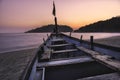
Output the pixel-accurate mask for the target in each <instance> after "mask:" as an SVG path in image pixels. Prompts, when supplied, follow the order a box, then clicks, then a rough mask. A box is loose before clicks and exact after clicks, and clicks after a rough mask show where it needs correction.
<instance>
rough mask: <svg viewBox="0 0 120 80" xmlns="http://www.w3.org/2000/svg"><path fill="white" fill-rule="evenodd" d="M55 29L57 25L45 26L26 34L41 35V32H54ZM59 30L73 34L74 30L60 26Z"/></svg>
mask: <svg viewBox="0 0 120 80" xmlns="http://www.w3.org/2000/svg"><path fill="white" fill-rule="evenodd" d="M54 28H55V25H52V24H51V25H45V26H42V27H39V28H36V29H32V30H29V31H27V32H26V33H40V32H52V31H53V30H54ZM58 29H59V31H60V32H71V31H73V29H72V28H71V27H70V26H67V25H58Z"/></svg>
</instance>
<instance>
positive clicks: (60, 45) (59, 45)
mask: <svg viewBox="0 0 120 80" xmlns="http://www.w3.org/2000/svg"><path fill="white" fill-rule="evenodd" d="M70 45H72V44H58V45H50V46H48V47H50V48H54V47H62V46H70Z"/></svg>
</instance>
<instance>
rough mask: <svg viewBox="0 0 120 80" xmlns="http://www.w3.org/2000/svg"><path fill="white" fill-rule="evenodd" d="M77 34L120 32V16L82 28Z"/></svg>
mask: <svg viewBox="0 0 120 80" xmlns="http://www.w3.org/2000/svg"><path fill="white" fill-rule="evenodd" d="M75 32H120V16H118V17H113V18H111V19H108V20H105V21H98V22H95V23H93V24H89V25H86V26H82V27H81V28H79V29H78V30H75Z"/></svg>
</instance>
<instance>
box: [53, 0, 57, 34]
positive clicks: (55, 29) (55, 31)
mask: <svg viewBox="0 0 120 80" xmlns="http://www.w3.org/2000/svg"><path fill="white" fill-rule="evenodd" d="M52 14H53V16H54V21H55V28H54V33H56V35H57V34H58V25H57V17H56V8H55V3H54V1H53V13H52Z"/></svg>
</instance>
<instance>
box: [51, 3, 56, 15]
mask: <svg viewBox="0 0 120 80" xmlns="http://www.w3.org/2000/svg"><path fill="white" fill-rule="evenodd" d="M52 14H53V15H54V16H56V9H55V3H54V1H53V12H52Z"/></svg>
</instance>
